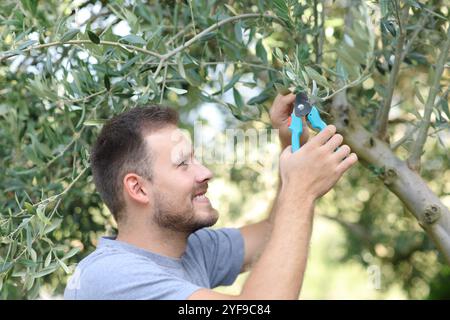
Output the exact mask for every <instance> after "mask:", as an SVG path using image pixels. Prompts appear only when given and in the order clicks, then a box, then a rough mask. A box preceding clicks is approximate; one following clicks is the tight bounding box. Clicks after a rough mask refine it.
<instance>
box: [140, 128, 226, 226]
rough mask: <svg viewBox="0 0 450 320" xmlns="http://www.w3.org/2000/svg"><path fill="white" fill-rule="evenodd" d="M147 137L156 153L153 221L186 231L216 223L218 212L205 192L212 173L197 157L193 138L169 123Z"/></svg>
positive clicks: (154, 158) (152, 150)
mask: <svg viewBox="0 0 450 320" xmlns="http://www.w3.org/2000/svg"><path fill="white" fill-rule="evenodd" d="M145 140H146V142H147V144H148V145H149V146H150V148H151V153H152V155H153V170H152V172H153V179H152V182H151V184H152V186H151V190H152V193H153V199H152V200H153V201H154V209H155V210H154V216H153V221H154V222H156V223H157V224H158V225H159V226H161V227H164V228H167V229H171V230H174V231H183V232H194V231H195V230H198V229H200V228H203V227H209V226H212V225H213V224H215V223H216V222H217V219H218V212H217V210H216V209H214V208H213V207H212V206H211V203H210V201H209V199H208V198H207V197H206V196H205V195H204V194H205V193H206V190H207V188H208V181H209V180H210V179H211V178H212V173H211V171H210V170H208V169H207V168H206V167H204V166H203V165H202V164H200V163H199V162H198V161H197V160H196V159H195V157H194V154H193V149H192V143H191V141H190V140H189V138H188V137H186V136H185V135H183V134H181V131H180V129H178V128H177V127H176V126H168V127H166V128H163V129H161V130H159V131H157V132H154V133H152V134H150V135H148V136H147V137H146V138H145Z"/></svg>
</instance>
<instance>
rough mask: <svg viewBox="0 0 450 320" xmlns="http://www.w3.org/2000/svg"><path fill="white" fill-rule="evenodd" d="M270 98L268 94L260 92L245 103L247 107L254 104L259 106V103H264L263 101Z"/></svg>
mask: <svg viewBox="0 0 450 320" xmlns="http://www.w3.org/2000/svg"><path fill="white" fill-rule="evenodd" d="M270 97H271V95H270V94H268V93H267V92H264V91H263V92H262V93H261V94H259V95H257V96H255V97H253V98H251V99H250V100H248V101H247V105H254V104H260V103H264V102H265V101H267V100H268V99H269V98H270Z"/></svg>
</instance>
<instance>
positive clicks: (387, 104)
mask: <svg viewBox="0 0 450 320" xmlns="http://www.w3.org/2000/svg"><path fill="white" fill-rule="evenodd" d="M408 11H409V5H408V4H405V6H404V7H403V14H402V17H401V18H400V16H399V14H398V10H396V15H397V20H398V26H399V36H398V38H397V45H396V46H395V60H394V65H393V67H392V71H391V73H390V74H389V82H388V86H387V92H386V96H385V97H384V104H383V107H382V108H381V109H380V110H379V111H378V114H377V121H376V124H375V132H376V136H377V137H379V138H380V139H381V140H383V141H384V140H386V135H387V123H388V119H389V111H390V110H391V103H392V97H393V95H394V89H395V85H396V83H397V77H398V73H399V70H400V65H401V63H402V61H403V60H402V57H403V46H404V44H405V38H406V28H403V22H405V24H406V18H407V16H408Z"/></svg>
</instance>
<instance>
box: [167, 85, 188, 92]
mask: <svg viewBox="0 0 450 320" xmlns="http://www.w3.org/2000/svg"><path fill="white" fill-rule="evenodd" d="M167 89H169V90H170V91H173V92H175V93H176V94H185V93H186V92H187V90H185V89H180V88H175V87H167Z"/></svg>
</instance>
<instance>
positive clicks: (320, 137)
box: [311, 124, 336, 146]
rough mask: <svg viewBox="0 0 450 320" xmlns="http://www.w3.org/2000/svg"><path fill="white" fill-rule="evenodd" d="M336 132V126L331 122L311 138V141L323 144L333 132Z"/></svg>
mask: <svg viewBox="0 0 450 320" xmlns="http://www.w3.org/2000/svg"><path fill="white" fill-rule="evenodd" d="M335 133H336V127H335V126H334V125H332V124H330V125H328V126H326V127H325V129H323V130H322V131H320V132H319V133H318V134H317V135H316V136H315V137H314V138H312V139H311V142H312V143H315V144H317V145H319V146H322V145H324V144H325V143H326V142H327V141H328V140H329V139H330V138H331V137H332V136H333V135H334V134H335Z"/></svg>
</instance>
